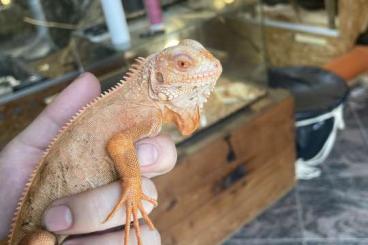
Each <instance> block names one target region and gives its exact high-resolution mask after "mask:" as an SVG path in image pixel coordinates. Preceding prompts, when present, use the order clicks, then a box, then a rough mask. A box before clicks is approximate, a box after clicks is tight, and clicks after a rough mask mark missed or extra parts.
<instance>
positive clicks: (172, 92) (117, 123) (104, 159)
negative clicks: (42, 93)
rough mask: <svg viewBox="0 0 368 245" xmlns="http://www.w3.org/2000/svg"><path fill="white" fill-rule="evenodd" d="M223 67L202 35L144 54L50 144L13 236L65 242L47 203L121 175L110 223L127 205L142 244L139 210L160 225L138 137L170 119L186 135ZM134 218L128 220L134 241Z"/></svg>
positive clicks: (21, 240)
mask: <svg viewBox="0 0 368 245" xmlns="http://www.w3.org/2000/svg"><path fill="white" fill-rule="evenodd" d="M221 71H222V68H221V64H220V62H219V61H218V60H217V59H216V58H214V57H213V56H212V55H211V54H210V53H209V52H208V51H207V50H206V49H205V48H204V47H203V46H202V45H201V44H200V43H198V42H196V41H193V40H183V41H181V42H180V43H179V44H178V45H177V46H174V47H170V48H167V49H164V50H163V51H161V52H158V53H156V54H153V55H150V56H149V57H147V58H146V59H143V58H139V59H137V63H136V64H135V65H133V66H132V68H131V69H130V71H129V72H128V74H127V76H126V77H125V78H124V81H121V83H119V84H118V85H117V86H116V87H115V88H113V89H112V90H111V91H109V92H108V93H105V94H103V95H101V96H100V97H99V98H97V99H96V100H95V101H93V102H92V103H90V104H88V105H87V106H86V107H85V108H83V109H82V110H81V111H80V112H79V113H77V115H75V116H74V117H73V119H72V120H71V121H70V122H69V123H68V124H67V125H66V126H65V127H64V128H63V129H62V130H61V131H60V133H59V134H58V136H57V137H56V138H55V139H54V141H53V142H52V143H51V144H50V146H49V148H48V150H47V151H46V153H45V154H44V156H43V158H42V159H41V161H40V163H39V164H38V165H37V168H36V169H35V170H34V173H33V174H32V176H31V178H30V181H29V183H28V184H27V186H26V188H25V191H24V193H23V195H22V198H21V200H20V201H19V204H18V207H17V209H16V213H15V216H14V220H13V223H12V227H11V231H10V234H9V240H8V243H9V244H10V245H15V244H31V245H33V244H38V245H52V244H55V241H57V242H56V243H57V244H60V243H61V241H62V240H63V239H65V237H66V236H65V235H54V234H52V233H50V232H47V231H45V230H42V225H41V219H42V214H43V212H44V211H45V209H46V208H47V207H48V206H49V205H50V204H51V203H52V202H53V201H54V200H56V199H59V198H61V197H64V196H68V195H72V194H76V193H80V192H82V191H87V190H89V189H92V188H95V187H98V186H101V185H105V184H108V183H111V182H112V181H115V180H117V179H120V180H121V187H122V194H121V197H120V201H119V202H118V203H117V204H116V206H115V208H114V209H113V210H112V211H111V213H110V214H109V215H108V216H107V217H106V219H105V220H101V222H102V223H104V222H108V221H109V220H110V218H111V217H113V216H114V214H115V212H116V211H117V210H118V209H119V208H121V207H123V206H124V207H125V210H126V224H130V221H131V219H133V225H134V229H135V232H136V236H137V238H138V244H141V238H140V229H139V224H138V212H140V213H141V214H142V217H143V219H144V220H145V221H146V223H147V224H148V225H149V226H150V227H151V228H152V229H153V228H154V226H153V224H152V222H151V220H150V219H149V217H148V215H147V214H146V213H145V211H144V209H143V207H142V200H146V201H148V202H150V203H152V204H154V205H157V202H156V200H153V199H151V198H150V197H148V196H146V195H145V194H144V193H143V192H142V189H141V173H140V168H139V163H138V159H137V155H136V152H135V147H134V143H135V142H136V141H137V140H139V139H142V138H144V137H152V136H156V135H157V134H158V133H159V132H160V129H161V125H162V123H164V122H168V123H170V122H173V123H175V124H176V125H177V127H178V128H179V130H180V131H181V132H182V134H184V135H188V134H191V133H192V132H193V131H194V130H196V129H197V127H198V124H199V112H200V108H201V107H202V106H203V103H204V102H205V101H206V98H207V97H208V96H209V94H210V91H212V90H213V88H214V85H215V83H216V80H217V79H218V77H219V76H220V74H221ZM129 232H130V225H126V228H125V241H124V244H125V245H127V244H128V237H129Z"/></svg>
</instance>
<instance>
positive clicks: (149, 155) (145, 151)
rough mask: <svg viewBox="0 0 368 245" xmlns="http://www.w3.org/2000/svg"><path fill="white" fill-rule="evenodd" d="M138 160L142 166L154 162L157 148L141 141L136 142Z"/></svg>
mask: <svg viewBox="0 0 368 245" xmlns="http://www.w3.org/2000/svg"><path fill="white" fill-rule="evenodd" d="M137 153H138V160H139V163H140V164H141V165H142V166H148V165H151V164H154V163H155V162H156V161H157V158H158V150H157V148H156V146H155V145H153V144H147V143H141V144H137Z"/></svg>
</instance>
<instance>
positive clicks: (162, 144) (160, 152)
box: [136, 135, 177, 178]
mask: <svg viewBox="0 0 368 245" xmlns="http://www.w3.org/2000/svg"><path fill="white" fill-rule="evenodd" d="M136 148H137V153H138V160H139V162H140V164H141V171H142V175H143V176H145V177H147V178H152V177H154V176H157V175H162V174H165V173H167V172H169V171H170V170H171V169H172V168H173V167H174V166H175V163H176V159H177V153H176V148H175V144H174V142H173V141H172V140H171V139H170V138H169V137H168V136H164V135H159V136H157V137H153V138H145V139H143V140H140V141H138V142H137V144H136Z"/></svg>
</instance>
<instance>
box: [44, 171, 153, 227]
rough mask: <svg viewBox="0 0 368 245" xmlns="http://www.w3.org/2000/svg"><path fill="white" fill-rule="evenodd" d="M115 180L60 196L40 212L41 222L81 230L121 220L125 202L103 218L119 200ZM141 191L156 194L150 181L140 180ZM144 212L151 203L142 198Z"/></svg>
mask: <svg viewBox="0 0 368 245" xmlns="http://www.w3.org/2000/svg"><path fill="white" fill-rule="evenodd" d="M120 186H121V185H120V183H119V182H114V183H112V184H109V185H106V186H102V187H99V188H96V189H93V190H90V191H88V192H83V193H80V194H77V195H73V196H70V197H66V198H63V199H60V200H58V201H56V202H54V203H53V204H52V206H51V207H50V208H48V210H47V211H46V212H45V214H44V223H45V225H46V228H47V229H48V230H49V231H53V232H56V233H59V234H81V233H90V232H94V231H102V230H106V229H109V228H112V227H117V226H119V225H122V224H124V223H125V218H126V217H125V206H124V205H123V208H121V209H119V210H118V211H117V212H116V214H115V215H114V216H113V217H112V218H111V220H109V221H108V222H106V223H103V221H104V220H105V219H106V217H107V215H108V214H109V213H110V212H111V210H112V209H113V208H114V206H115V205H116V203H117V202H118V201H119V197H120V193H121V188H120ZM142 188H143V192H144V193H145V194H146V195H148V196H150V197H152V198H157V191H156V188H155V186H154V184H153V182H152V181H151V180H149V179H146V178H144V179H143V180H142ZM142 203H143V207H144V209H145V210H146V212H148V213H149V212H151V210H152V209H153V205H152V204H150V203H148V202H146V201H143V202H142Z"/></svg>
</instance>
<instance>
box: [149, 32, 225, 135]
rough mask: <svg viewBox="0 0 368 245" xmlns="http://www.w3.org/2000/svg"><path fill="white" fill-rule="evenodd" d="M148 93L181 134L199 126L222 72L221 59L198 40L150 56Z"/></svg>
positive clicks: (190, 131) (189, 132) (187, 41)
mask: <svg viewBox="0 0 368 245" xmlns="http://www.w3.org/2000/svg"><path fill="white" fill-rule="evenodd" d="M149 61H150V62H149V67H148V73H149V78H148V80H149V85H150V88H149V94H150V96H151V98H152V99H154V100H156V101H157V102H158V103H159V104H160V105H161V108H162V109H163V113H164V117H165V119H166V120H167V121H172V122H174V123H175V124H176V125H177V127H178V128H179V130H180V131H181V133H182V134H184V135H189V134H191V133H192V132H193V131H194V130H196V129H197V128H198V126H199V112H200V109H201V108H202V107H203V104H204V103H205V102H206V101H207V98H208V96H209V95H210V93H211V91H212V90H213V88H214V86H215V83H216V81H217V79H218V78H219V76H220V75H221V72H222V66H221V64H220V62H219V61H218V60H217V59H216V58H215V57H214V56H213V55H212V54H211V53H210V52H209V51H208V50H206V49H205V48H204V47H203V46H202V44H200V43H199V42H197V41H194V40H190V39H185V40H183V41H181V42H180V43H179V44H178V45H176V46H173V47H169V48H166V49H164V50H163V51H161V52H159V53H157V54H154V55H152V56H151V57H149Z"/></svg>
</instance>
